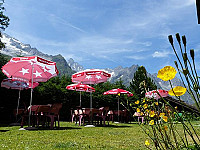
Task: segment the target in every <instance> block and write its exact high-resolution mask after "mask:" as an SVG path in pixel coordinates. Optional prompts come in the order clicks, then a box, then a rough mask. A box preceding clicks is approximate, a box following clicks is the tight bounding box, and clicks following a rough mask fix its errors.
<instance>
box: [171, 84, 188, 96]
mask: <svg viewBox="0 0 200 150" xmlns="http://www.w3.org/2000/svg"><path fill="white" fill-rule="evenodd" d="M185 92H186V88H184V87H182V86H176V87H175V88H173V89H171V90H169V92H168V93H169V95H171V96H181V95H183V94H185Z"/></svg>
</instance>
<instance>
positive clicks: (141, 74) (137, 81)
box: [130, 66, 157, 99]
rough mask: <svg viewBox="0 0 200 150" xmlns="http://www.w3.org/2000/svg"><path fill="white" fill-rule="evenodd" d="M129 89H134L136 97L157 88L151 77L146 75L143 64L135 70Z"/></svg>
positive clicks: (141, 96)
mask: <svg viewBox="0 0 200 150" xmlns="http://www.w3.org/2000/svg"><path fill="white" fill-rule="evenodd" d="M130 89H131V90H133V91H134V93H135V94H136V96H137V98H138V99H141V98H143V97H144V96H145V93H146V92H147V91H150V90H155V89H157V86H156V85H155V84H154V83H153V81H152V79H151V78H150V77H148V76H147V72H146V69H145V67H144V66H140V67H139V68H138V70H137V71H136V72H135V74H134V77H133V79H132V82H130Z"/></svg>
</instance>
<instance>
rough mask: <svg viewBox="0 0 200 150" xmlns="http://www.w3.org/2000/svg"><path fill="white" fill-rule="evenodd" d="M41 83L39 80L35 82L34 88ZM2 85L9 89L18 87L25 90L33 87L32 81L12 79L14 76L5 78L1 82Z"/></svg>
mask: <svg viewBox="0 0 200 150" xmlns="http://www.w3.org/2000/svg"><path fill="white" fill-rule="evenodd" d="M38 85H39V83H38V82H34V83H33V88H35V87H37V86H38ZM1 87H5V88H7V89H17V90H24V89H29V88H31V87H32V85H31V82H29V83H26V82H23V81H18V80H12V78H8V79H4V80H3V81H2V82H1Z"/></svg>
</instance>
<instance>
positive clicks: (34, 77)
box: [2, 56, 58, 124]
mask: <svg viewBox="0 0 200 150" xmlns="http://www.w3.org/2000/svg"><path fill="white" fill-rule="evenodd" d="M2 72H3V73H4V74H5V75H6V76H7V77H9V78H10V77H12V79H13V80H20V81H24V82H28V83H29V82H31V83H32V84H31V85H32V87H31V98H30V107H31V105H32V91H33V82H46V81H47V80H49V79H50V78H52V77H54V76H57V75H58V69H57V67H56V63H55V62H52V61H49V60H46V59H43V58H41V57H38V56H28V57H13V58H11V59H10V61H9V62H7V63H6V64H5V65H4V66H3V67H2ZM30 110H31V109H30ZM30 113H31V112H30ZM29 124H30V119H29Z"/></svg>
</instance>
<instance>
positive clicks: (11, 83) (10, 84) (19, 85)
mask: <svg viewBox="0 0 200 150" xmlns="http://www.w3.org/2000/svg"><path fill="white" fill-rule="evenodd" d="M38 85H39V83H38V82H34V83H33V86H32V85H31V83H26V82H22V81H15V80H12V78H8V79H4V80H3V81H2V82H1V87H5V88H7V89H16V90H19V97H18V102H17V114H16V119H17V115H18V108H19V101H20V92H21V90H24V89H29V88H31V87H33V88H35V87H37V86H38Z"/></svg>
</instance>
